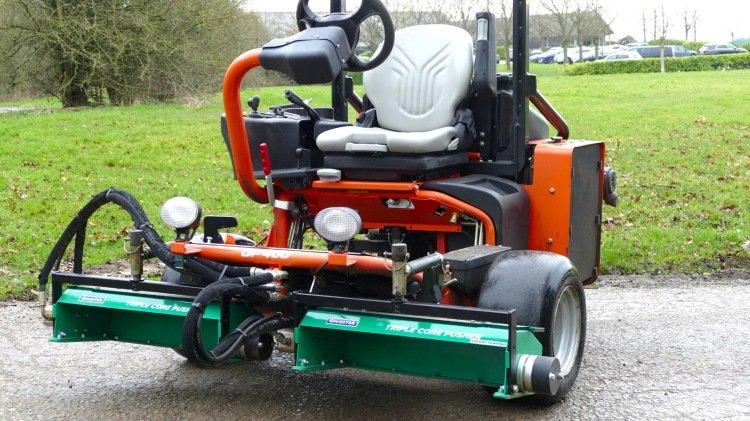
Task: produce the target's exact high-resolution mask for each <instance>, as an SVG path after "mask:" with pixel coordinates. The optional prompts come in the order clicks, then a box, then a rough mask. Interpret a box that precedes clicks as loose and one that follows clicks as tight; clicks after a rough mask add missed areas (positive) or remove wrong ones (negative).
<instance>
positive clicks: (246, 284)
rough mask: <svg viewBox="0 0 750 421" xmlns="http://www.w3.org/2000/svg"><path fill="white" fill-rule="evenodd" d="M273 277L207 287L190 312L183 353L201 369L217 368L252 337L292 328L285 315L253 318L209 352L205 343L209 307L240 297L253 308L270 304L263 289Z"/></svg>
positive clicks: (268, 296)
mask: <svg viewBox="0 0 750 421" xmlns="http://www.w3.org/2000/svg"><path fill="white" fill-rule="evenodd" d="M272 279H273V276H272V275H271V274H270V273H268V272H266V273H263V274H260V275H257V276H253V277H248V278H229V279H223V280H220V281H218V282H215V283H213V284H211V285H208V286H207V287H206V288H204V289H203V290H202V291H201V292H200V293H199V294H198V296H197V297H195V300H194V301H193V305H192V306H191V307H190V310H188V313H187V315H186V317H185V323H184V324H183V328H182V351H183V353H184V354H185V357H187V359H188V360H189V361H190V362H192V363H194V364H196V365H198V366H201V367H215V366H218V365H221V364H223V363H225V362H226V361H227V360H229V358H230V357H231V356H232V355H233V354H234V353H235V352H236V351H237V350H238V349H239V348H240V347H241V346H242V344H243V343H244V341H245V340H246V339H247V338H248V337H252V336H257V335H259V334H261V333H263V332H267V331H270V330H277V329H281V328H283V327H290V326H291V325H292V320H291V319H288V318H283V317H281V315H278V314H276V315H271V316H266V317H262V318H260V317H259V316H253V317H250V318H248V319H246V320H245V321H243V322H242V323H240V325H239V326H238V327H237V328H236V329H235V330H234V331H233V332H230V333H229V334H227V335H226V336H225V337H224V338H222V340H221V341H220V342H219V344H218V345H217V346H216V347H214V348H213V349H212V350H210V351H209V350H206V348H205V347H204V346H203V343H202V341H201V333H200V325H201V320H202V319H203V313H204V312H205V311H206V308H207V307H208V305H209V304H210V303H211V302H213V301H216V300H218V299H220V298H221V297H223V296H226V295H230V296H240V297H241V298H242V299H244V300H246V301H248V302H250V303H251V304H252V305H261V304H265V303H268V302H269V301H270V297H271V295H270V294H269V293H268V292H266V291H263V290H262V287H261V286H262V285H263V284H266V283H268V282H270V281H271V280H272Z"/></svg>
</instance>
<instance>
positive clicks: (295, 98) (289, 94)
mask: <svg viewBox="0 0 750 421" xmlns="http://www.w3.org/2000/svg"><path fill="white" fill-rule="evenodd" d="M284 96H285V97H286V99H287V100H289V102H291V103H292V104H294V105H296V106H298V107H302V109H303V110H305V112H307V115H309V116H310V120H312V122H313V123H317V122H318V121H320V116H319V115H318V112H317V111H315V110H313V108H312V107H311V106H309V105H308V104H307V103H306V102H305V101H303V100H302V98H300V97H299V95H297V94H296V93H295V92H294V91H293V90H291V89H287V90H286V92H284Z"/></svg>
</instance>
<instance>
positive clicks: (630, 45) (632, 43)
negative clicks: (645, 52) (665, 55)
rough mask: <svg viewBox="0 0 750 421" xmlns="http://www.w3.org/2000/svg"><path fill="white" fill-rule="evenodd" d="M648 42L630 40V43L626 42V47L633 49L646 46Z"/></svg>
mask: <svg viewBox="0 0 750 421" xmlns="http://www.w3.org/2000/svg"><path fill="white" fill-rule="evenodd" d="M649 45H650V44H649V43H647V42H631V43H630V44H627V45H626V47H628V48H630V49H633V48H636V47H648V46H649Z"/></svg>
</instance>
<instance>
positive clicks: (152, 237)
mask: <svg viewBox="0 0 750 421" xmlns="http://www.w3.org/2000/svg"><path fill="white" fill-rule="evenodd" d="M108 203H115V204H117V205H118V206H120V207H121V208H123V209H124V210H125V211H127V212H128V214H129V215H130V218H131V219H132V220H133V223H134V224H135V227H136V228H137V229H139V230H142V231H143V236H144V240H145V241H146V244H148V245H149V247H150V248H151V252H152V253H153V254H154V255H155V256H156V257H157V258H158V259H159V260H161V261H162V262H164V264H166V265H167V266H169V267H172V268H174V254H172V252H171V251H170V250H169V247H167V245H166V244H165V243H164V241H163V240H162V239H161V237H159V233H157V232H156V230H155V229H154V227H153V226H152V225H151V222H150V221H149V220H148V216H146V212H145V211H144V210H143V207H142V206H141V205H140V203H138V200H136V199H135V197H133V196H132V195H131V194H130V193H128V192H126V191H125V190H120V189H116V188H114V187H112V188H110V189H107V190H104V191H102V192H101V193H99V194H97V195H96V196H94V197H93V198H92V199H91V200H90V201H89V202H88V203H87V204H86V205H85V206H84V207H83V208H82V209H81V210H80V211H79V212H78V214H76V216H75V217H73V219H72V220H71V221H70V223H69V224H68V226H67V227H66V228H65V231H63V234H62V235H61V236H60V238H59V239H58V240H57V243H55V246H54V247H53V248H52V252H51V253H50V254H49V256H48V257H47V260H46V261H45V263H44V266H42V269H41V270H40V272H39V291H40V292H44V291H46V289H47V282H48V280H49V275H50V273H51V272H52V270H53V268H54V267H56V266H57V264H58V263H59V262H60V260H61V259H62V257H63V255H64V254H65V250H66V249H67V248H68V245H69V244H70V242H71V241H72V240H73V238H74V237H76V234H78V233H79V232H80V233H83V232H85V229H86V224H87V223H88V220H89V218H90V217H91V215H93V214H94V212H96V211H97V210H99V208H101V207H102V206H104V205H106V204H108ZM77 242H80V243H81V244H80V245H82V242H83V239H82V238H80V239H78V241H77ZM76 254H77V255H78V254H81V250H78V251H77V253H76Z"/></svg>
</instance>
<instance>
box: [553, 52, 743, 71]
mask: <svg viewBox="0 0 750 421" xmlns="http://www.w3.org/2000/svg"><path fill="white" fill-rule="evenodd" d="M665 67H666V71H667V72H702V71H711V70H747V69H750V53H746V54H728V55H717V56H693V57H683V58H668V59H666V60H665ZM659 71H660V70H659V59H658V58H653V59H645V60H622V61H597V62H593V63H580V64H575V65H573V66H569V67H568V68H567V69H565V70H564V73H565V74H567V75H571V76H580V75H611V74H620V73H658V72H659Z"/></svg>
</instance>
